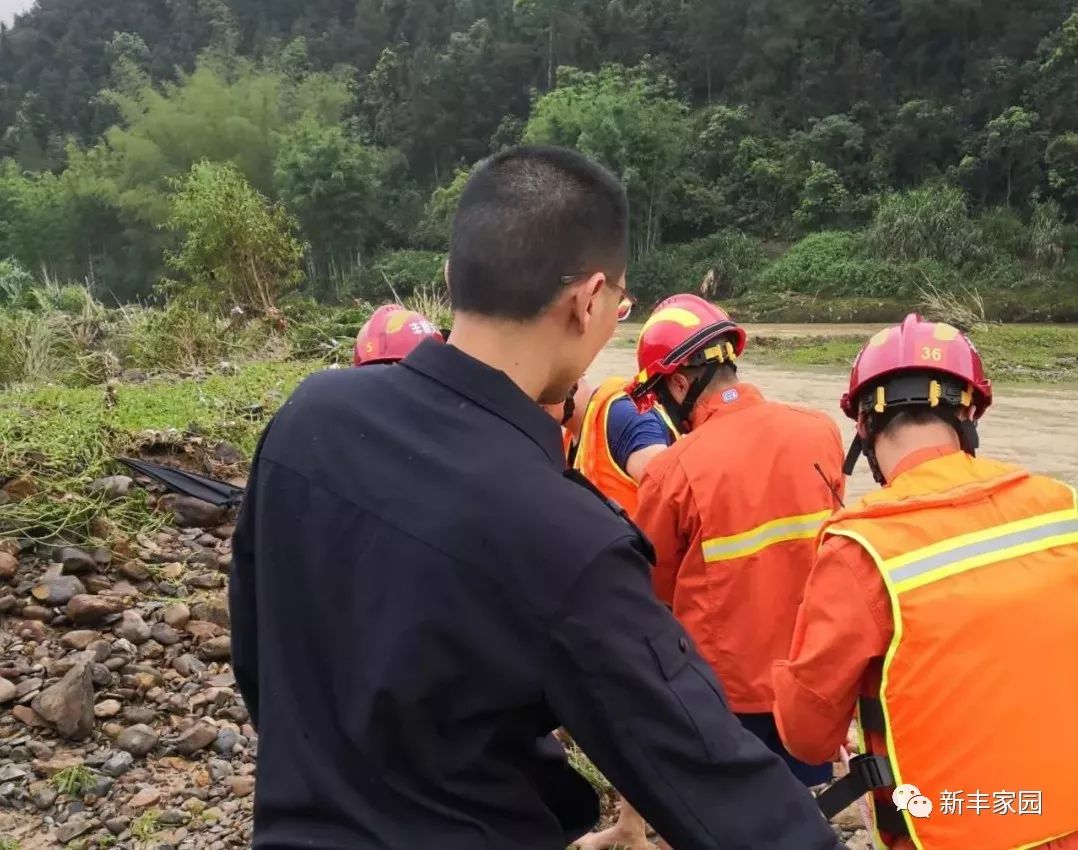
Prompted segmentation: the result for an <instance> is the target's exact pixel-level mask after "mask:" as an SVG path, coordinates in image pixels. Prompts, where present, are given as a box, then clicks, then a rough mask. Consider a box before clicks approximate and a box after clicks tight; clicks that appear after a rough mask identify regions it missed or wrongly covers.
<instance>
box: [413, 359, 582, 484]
mask: <svg viewBox="0 0 1078 850" xmlns="http://www.w3.org/2000/svg"><path fill="white" fill-rule="evenodd" d="M400 365H401V366H403V367H405V368H406V369H411V370H412V371H413V372H418V373H420V374H421V375H425V376H426V377H428V378H430V379H431V380H433V381H437V382H438V383H439V384H442V385H443V386H445V387H447V388H449V389H450V390H452V391H453V392H455V393H457V394H458V395H461V396H464V397H465V398H467V399H469V400H470V401H472V402H474V403H475V404H477V405H479V406H480V407H482V408H483V409H484V410H486V411H488V412H490V413H492V414H494V415H495V416H497V417H498V418H500V419H503V420H505V421H506V422H508V423H509V424H510V425H512V426H513V427H515V428H516V429H517V430H518V431H520V432H521V433H523V434H524V435H525V436H526V437H528V438H529V439H530V440H531V441H532V442H534V443H535V444H536V445H538V446H539V447H540V448H541V449H542V450H543V451H544V452H545V453H546V454H547V456H548V457H549V458H550V460H551V461H552V462H553V463H555V464H556V465H558V466H564V465H565V455H564V454H563V452H562V442H561V428H560V427H559V426H558V423H557V422H555V421H554V417H552V416H551V415H550V414H549V413H547V412H546V411H545V410H543V408H541V407H540V406H539V405H538V404H536V403H535V401H534V400H532V399H531V398H529V397H528V396H527V395H525V394H524V392H523V390H521V389H520V387H518V386H517V385H516V384H514V383H513V381H512V380H511V379H510V378H509V376H508V375H506V374H505V373H504V372H502V371H500V370H499V369H494V368H492V367H490V366H488V365H487V364H486V363H483V362H482V361H480V360H476V359H475V358H474V357H471V356H470V355H468V354H465V353H464V352H463V351H461V350H460V349H459V348H456V347H454V346H452V345H443V344H441V343H437V342H434V341H433V340H425V341H424V342H422V343H421V344H420V345H419V346H418V347H417V348H416V349H415V350H414V351H412V353H411V354H409V355H408V356H407V357H406V358H405V359H404V360H402V361H401V364H400Z"/></svg>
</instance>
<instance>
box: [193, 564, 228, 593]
mask: <svg viewBox="0 0 1078 850" xmlns="http://www.w3.org/2000/svg"><path fill="white" fill-rule="evenodd" d="M214 565H215V566H216V558H215V559H214ZM224 584H225V577H224V576H223V575H220V574H219V573H203V574H202V575H197V576H194V577H193V578H189V579H188V580H187V585H188V587H197V588H199V589H201V590H217V588H219V587H224Z"/></svg>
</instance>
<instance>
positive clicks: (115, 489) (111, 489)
mask: <svg viewBox="0 0 1078 850" xmlns="http://www.w3.org/2000/svg"><path fill="white" fill-rule="evenodd" d="M134 483H135V482H134V481H133V480H132V479H130V478H128V477H127V476H126V475H109V476H107V477H105V478H98V479H97V481H95V482H94V483H93V484H91V485H90V490H91V492H94V493H104V494H105V497H106V498H109V499H121V498H123V497H124V496H126V495H127V494H128V493H129V492H130V490H131V485H132V484H134Z"/></svg>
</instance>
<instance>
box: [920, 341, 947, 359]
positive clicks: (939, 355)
mask: <svg viewBox="0 0 1078 850" xmlns="http://www.w3.org/2000/svg"><path fill="white" fill-rule="evenodd" d="M921 359H922V360H934V361H936V362H937V363H939V362H940V361H941V360H942V359H943V349H941V348H933V347H931V346H928V345H926V346H924V347H923V348H922V349H921Z"/></svg>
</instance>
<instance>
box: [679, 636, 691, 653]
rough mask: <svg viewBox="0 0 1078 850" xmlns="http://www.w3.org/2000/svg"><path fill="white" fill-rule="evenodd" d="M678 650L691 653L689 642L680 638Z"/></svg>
mask: <svg viewBox="0 0 1078 850" xmlns="http://www.w3.org/2000/svg"><path fill="white" fill-rule="evenodd" d="M677 648H678V649H680V650H681V651H682V652H688V651H689V642H688V641H687V640H686V639H685V638H678V642H677Z"/></svg>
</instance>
